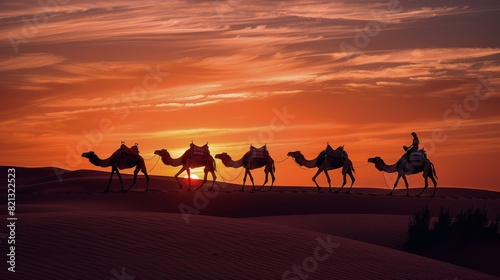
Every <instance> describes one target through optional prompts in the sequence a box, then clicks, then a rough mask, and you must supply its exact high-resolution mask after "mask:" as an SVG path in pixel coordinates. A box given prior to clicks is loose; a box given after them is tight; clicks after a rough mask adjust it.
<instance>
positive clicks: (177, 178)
mask: <svg viewBox="0 0 500 280" xmlns="http://www.w3.org/2000/svg"><path fill="white" fill-rule="evenodd" d="M184 170H186V167H184V166H183V167H182V168H181V170H179V172H177V174H175V175H174V177H175V179H176V180H177V183H179V190H180V189H182V184H181V180H179V175H180V174H181V173H182V172H184Z"/></svg>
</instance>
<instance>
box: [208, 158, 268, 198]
mask: <svg viewBox="0 0 500 280" xmlns="http://www.w3.org/2000/svg"><path fill="white" fill-rule="evenodd" d="M215 158H217V159H220V160H221V161H222V163H223V164H224V165H225V166H226V167H232V168H240V167H243V168H245V176H244V177H243V185H242V186H241V189H240V191H241V192H242V191H244V188H245V183H246V180H247V175H248V176H249V177H250V181H251V182H252V186H253V188H252V191H255V184H254V181H253V176H252V173H251V172H250V170H253V169H258V168H261V167H264V172H265V173H266V179H265V180H264V184H262V187H260V188H259V189H258V191H260V190H261V189H262V188H263V187H264V186H265V185H266V184H267V182H268V178H269V173H271V179H272V182H271V187H270V188H269V190H268V191H271V190H272V189H273V185H274V181H275V180H276V178H275V177H274V172H275V171H276V167H275V166H274V160H273V159H272V158H271V157H270V156H269V155H267V156H266V157H262V158H261V157H252V156H251V152H247V153H246V154H245V155H243V157H242V158H241V159H239V160H237V161H234V160H232V159H231V156H229V155H228V154H227V153H222V154H217V155H215Z"/></svg>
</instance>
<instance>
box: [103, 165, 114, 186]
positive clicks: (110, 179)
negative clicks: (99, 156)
mask: <svg viewBox="0 0 500 280" xmlns="http://www.w3.org/2000/svg"><path fill="white" fill-rule="evenodd" d="M114 174H115V168H114V167H113V168H111V176H109V181H108V187H107V188H106V189H105V190H104V192H108V191H109V186H110V185H111V181H113V175H114Z"/></svg>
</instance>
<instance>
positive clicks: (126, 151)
mask: <svg viewBox="0 0 500 280" xmlns="http://www.w3.org/2000/svg"><path fill="white" fill-rule="evenodd" d="M115 154H116V155H117V156H119V157H122V156H125V155H129V156H134V157H139V144H137V143H135V145H134V146H132V147H130V148H129V147H127V146H126V145H125V142H123V141H122V144H121V145H120V148H119V149H118V150H116V152H115Z"/></svg>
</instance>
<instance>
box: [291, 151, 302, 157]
mask: <svg viewBox="0 0 500 280" xmlns="http://www.w3.org/2000/svg"><path fill="white" fill-rule="evenodd" d="M301 155H302V153H301V152H300V151H295V152H288V154H287V156H289V157H293V158H296V157H298V156H301Z"/></svg>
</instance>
